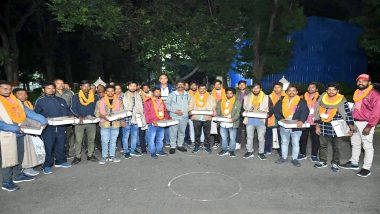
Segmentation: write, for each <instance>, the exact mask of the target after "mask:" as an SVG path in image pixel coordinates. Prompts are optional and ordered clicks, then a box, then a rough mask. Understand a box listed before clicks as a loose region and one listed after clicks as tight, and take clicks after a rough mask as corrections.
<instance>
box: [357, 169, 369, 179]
mask: <svg viewBox="0 0 380 214" xmlns="http://www.w3.org/2000/svg"><path fill="white" fill-rule="evenodd" d="M356 175H357V176H359V177H363V178H366V177H368V176H370V175H371V171H369V170H368V169H363V168H362V170H360V172H358V173H357V174H356Z"/></svg>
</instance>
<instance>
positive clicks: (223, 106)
mask: <svg viewBox="0 0 380 214" xmlns="http://www.w3.org/2000/svg"><path fill="white" fill-rule="evenodd" d="M240 112H241V103H240V102H239V100H236V97H235V89H233V88H228V89H227V90H226V98H224V99H222V100H221V101H219V102H218V103H217V104H216V113H217V115H218V116H221V117H227V118H230V122H221V123H220V135H221V137H222V150H221V151H220V152H219V156H225V155H229V156H230V157H236V155H235V148H236V133H237V129H238V127H239V123H240V122H239V120H240Z"/></svg>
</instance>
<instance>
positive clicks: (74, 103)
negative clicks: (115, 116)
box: [70, 94, 99, 117]
mask: <svg viewBox="0 0 380 214" xmlns="http://www.w3.org/2000/svg"><path fill="white" fill-rule="evenodd" d="M94 97H95V100H94V102H93V103H90V104H88V105H87V106H84V105H82V104H81V103H80V101H79V96H78V94H75V95H73V96H72V97H71V107H70V110H71V112H72V113H73V114H74V115H75V116H77V117H86V116H89V115H91V116H94V113H95V106H96V102H97V101H98V100H99V98H98V96H94Z"/></svg>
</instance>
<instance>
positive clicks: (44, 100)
mask: <svg viewBox="0 0 380 214" xmlns="http://www.w3.org/2000/svg"><path fill="white" fill-rule="evenodd" d="M34 111H35V112H36V113H39V114H42V115H43V116H44V117H63V116H70V115H72V113H71V111H70V109H69V107H68V106H67V104H66V101H65V100H64V99H62V98H60V97H56V96H54V95H53V96H46V95H44V96H42V97H40V98H38V99H37V100H36V103H35V105H34Z"/></svg>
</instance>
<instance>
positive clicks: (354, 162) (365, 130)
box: [340, 74, 380, 177]
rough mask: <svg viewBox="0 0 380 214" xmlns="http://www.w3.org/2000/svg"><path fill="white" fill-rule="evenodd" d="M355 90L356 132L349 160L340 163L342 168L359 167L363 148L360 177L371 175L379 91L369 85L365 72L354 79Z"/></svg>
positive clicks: (356, 168)
mask: <svg viewBox="0 0 380 214" xmlns="http://www.w3.org/2000/svg"><path fill="white" fill-rule="evenodd" d="M356 85H357V88H358V89H357V90H356V91H355V93H354V102H355V105H354V110H353V113H352V115H353V117H354V120H355V126H356V128H357V130H356V132H354V134H353V135H352V137H351V145H352V155H351V159H350V161H348V162H347V163H345V164H343V165H341V166H340V167H341V168H344V169H354V170H358V169H359V157H360V153H361V149H362V146H363V149H364V152H365V153H364V164H363V167H362V169H361V170H360V172H358V173H357V175H358V176H360V177H368V176H369V175H371V171H370V169H371V166H372V161H373V153H374V149H373V134H374V131H375V126H376V124H377V123H378V122H379V119H380V93H379V91H377V90H376V89H374V88H373V86H372V85H371V78H370V76H369V75H367V74H361V75H359V77H358V78H357V79H356Z"/></svg>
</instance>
